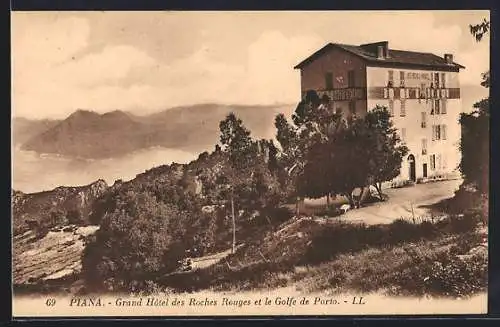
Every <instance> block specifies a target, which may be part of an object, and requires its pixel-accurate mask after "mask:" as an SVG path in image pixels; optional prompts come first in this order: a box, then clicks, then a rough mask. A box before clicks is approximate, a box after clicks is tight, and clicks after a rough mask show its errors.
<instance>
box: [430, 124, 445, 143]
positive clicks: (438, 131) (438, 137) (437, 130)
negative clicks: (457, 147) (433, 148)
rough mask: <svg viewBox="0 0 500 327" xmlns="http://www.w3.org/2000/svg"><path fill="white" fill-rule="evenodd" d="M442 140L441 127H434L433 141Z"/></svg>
mask: <svg viewBox="0 0 500 327" xmlns="http://www.w3.org/2000/svg"><path fill="white" fill-rule="evenodd" d="M443 126H444V125H443ZM441 139H442V128H441V125H432V140H433V141H437V140H441Z"/></svg>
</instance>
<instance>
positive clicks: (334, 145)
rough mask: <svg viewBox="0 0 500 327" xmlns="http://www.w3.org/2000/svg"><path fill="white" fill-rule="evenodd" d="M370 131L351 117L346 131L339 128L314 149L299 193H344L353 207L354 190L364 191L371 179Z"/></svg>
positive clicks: (308, 157)
mask: <svg viewBox="0 0 500 327" xmlns="http://www.w3.org/2000/svg"><path fill="white" fill-rule="evenodd" d="M370 132H371V131H370V130H369V129H368V126H367V125H366V124H365V123H364V120H363V119H361V118H352V119H349V121H348V127H347V128H342V129H338V130H337V131H336V132H335V133H333V134H330V135H329V138H328V139H327V140H326V141H325V142H317V143H315V144H314V145H313V146H311V148H310V151H309V152H308V156H307V162H306V165H305V167H304V171H303V174H302V176H301V179H300V182H299V193H300V194H301V195H303V196H307V197H312V198H319V197H323V196H325V195H329V194H341V195H343V196H345V197H346V198H347V199H348V200H349V203H350V205H351V206H354V205H355V201H354V197H353V191H354V189H356V188H358V187H359V188H362V189H364V187H365V186H366V185H367V184H368V180H369V176H370V168H371V167H370V165H369V162H368V160H367V152H366V150H367V147H370V146H371V145H372V144H370V142H369V141H370V140H369V137H370ZM354 162H355V163H356V164H355V165H353V163H354Z"/></svg>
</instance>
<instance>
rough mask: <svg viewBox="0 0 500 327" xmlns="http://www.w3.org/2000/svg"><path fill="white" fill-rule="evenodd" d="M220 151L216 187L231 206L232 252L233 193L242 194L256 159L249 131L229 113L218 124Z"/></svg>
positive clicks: (233, 228) (234, 221) (233, 224)
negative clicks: (221, 161) (224, 191)
mask: <svg viewBox="0 0 500 327" xmlns="http://www.w3.org/2000/svg"><path fill="white" fill-rule="evenodd" d="M219 129H220V143H221V144H222V147H221V151H222V152H224V153H225V154H226V160H225V162H224V170H223V172H222V174H221V175H220V177H219V179H218V183H217V184H218V185H219V186H222V187H223V188H226V189H227V191H228V193H229V194H228V196H229V202H230V205H231V219H232V230H233V243H232V252H233V253H234V251H235V249H236V213H235V210H236V208H235V193H236V192H238V191H239V192H240V193H241V192H242V191H244V189H245V186H246V185H247V184H248V180H249V177H250V169H251V167H252V166H253V165H254V163H255V160H256V158H257V151H258V148H257V144H256V142H254V141H253V140H252V138H251V137H250V131H249V130H248V129H247V128H246V127H245V126H244V125H243V121H242V120H241V119H239V118H237V117H236V115H235V114H234V113H230V114H229V115H227V117H226V118H225V119H224V120H223V121H221V122H220V124H219Z"/></svg>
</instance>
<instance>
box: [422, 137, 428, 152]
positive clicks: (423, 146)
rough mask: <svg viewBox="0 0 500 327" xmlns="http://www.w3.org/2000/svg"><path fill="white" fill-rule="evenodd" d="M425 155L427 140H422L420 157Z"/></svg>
mask: <svg viewBox="0 0 500 327" xmlns="http://www.w3.org/2000/svg"><path fill="white" fill-rule="evenodd" d="M426 154H427V139H422V155H426Z"/></svg>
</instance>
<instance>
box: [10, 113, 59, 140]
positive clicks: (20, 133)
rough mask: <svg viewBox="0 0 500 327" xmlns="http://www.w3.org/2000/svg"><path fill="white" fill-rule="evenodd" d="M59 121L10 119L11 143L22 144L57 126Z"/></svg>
mask: <svg viewBox="0 0 500 327" xmlns="http://www.w3.org/2000/svg"><path fill="white" fill-rule="evenodd" d="M60 122H61V121H60V120H51V119H41V120H31V119H26V118H18V117H16V118H14V119H12V141H13V144H14V145H17V144H23V143H25V142H27V141H28V140H29V139H31V138H32V137H34V136H36V135H40V134H42V133H44V132H45V131H47V130H49V129H51V128H52V127H54V126H56V125H57V124H59V123H60Z"/></svg>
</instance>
